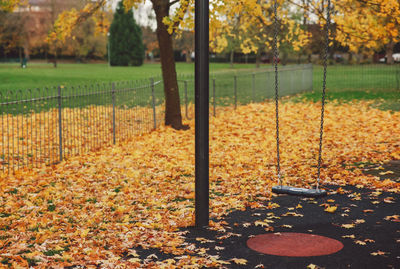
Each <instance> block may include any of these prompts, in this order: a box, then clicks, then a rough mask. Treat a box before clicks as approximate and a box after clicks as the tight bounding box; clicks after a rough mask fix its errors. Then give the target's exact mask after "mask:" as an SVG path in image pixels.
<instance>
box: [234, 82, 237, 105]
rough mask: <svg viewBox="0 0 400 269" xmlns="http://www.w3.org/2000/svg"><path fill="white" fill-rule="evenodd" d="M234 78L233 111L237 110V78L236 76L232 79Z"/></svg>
mask: <svg viewBox="0 0 400 269" xmlns="http://www.w3.org/2000/svg"><path fill="white" fill-rule="evenodd" d="M233 78H234V87H233V89H234V94H235V109H236V108H237V77H236V75H235V76H234V77H233Z"/></svg>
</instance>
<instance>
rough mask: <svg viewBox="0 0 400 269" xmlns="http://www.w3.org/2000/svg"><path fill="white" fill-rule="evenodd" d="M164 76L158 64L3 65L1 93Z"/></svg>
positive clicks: (183, 69) (189, 70)
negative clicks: (22, 66)
mask: <svg viewBox="0 0 400 269" xmlns="http://www.w3.org/2000/svg"><path fill="white" fill-rule="evenodd" d="M242 68H246V69H248V68H254V64H240V65H239V64H236V65H234V68H233V69H234V70H236V69H242ZM176 69H177V73H178V75H193V73H194V64H193V63H191V64H188V63H177V65H176ZM231 70H232V68H230V67H229V64H224V63H223V64H220V63H218V64H211V65H210V71H211V72H224V71H231ZM160 76H161V66H160V64H158V63H154V64H151V63H149V64H144V65H143V66H141V67H111V68H110V67H108V65H107V64H63V63H60V64H58V67H57V68H54V67H53V65H52V64H47V63H28V68H26V69H22V68H21V67H20V65H19V64H9V63H7V64H0V81H1V85H0V91H1V92H4V91H7V90H16V89H22V90H25V89H33V88H42V87H52V86H57V85H64V86H73V85H79V84H92V83H99V82H111V81H128V80H129V81H131V80H142V79H149V78H151V77H160Z"/></svg>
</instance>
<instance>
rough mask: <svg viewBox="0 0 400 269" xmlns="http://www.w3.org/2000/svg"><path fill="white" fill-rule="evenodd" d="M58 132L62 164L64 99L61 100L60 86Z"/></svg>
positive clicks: (59, 91)
mask: <svg viewBox="0 0 400 269" xmlns="http://www.w3.org/2000/svg"><path fill="white" fill-rule="evenodd" d="M58 132H59V142H58V143H59V152H60V153H59V154H60V162H62V160H63V150H62V99H61V87H60V86H58Z"/></svg>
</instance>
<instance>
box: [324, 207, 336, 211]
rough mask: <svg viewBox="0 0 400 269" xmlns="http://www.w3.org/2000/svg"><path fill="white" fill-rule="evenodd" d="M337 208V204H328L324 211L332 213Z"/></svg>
mask: <svg viewBox="0 0 400 269" xmlns="http://www.w3.org/2000/svg"><path fill="white" fill-rule="evenodd" d="M336 209H337V206H328V207H327V208H325V210H324V211H326V212H329V213H334V212H335V211H336Z"/></svg>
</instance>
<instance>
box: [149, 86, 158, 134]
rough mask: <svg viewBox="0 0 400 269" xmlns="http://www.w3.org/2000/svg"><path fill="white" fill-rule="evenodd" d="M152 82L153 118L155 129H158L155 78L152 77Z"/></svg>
mask: <svg viewBox="0 0 400 269" xmlns="http://www.w3.org/2000/svg"><path fill="white" fill-rule="evenodd" d="M150 83H151V98H152V105H153V119H154V130H155V129H157V118H156V97H155V95H154V78H151V79H150Z"/></svg>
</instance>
